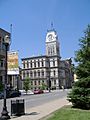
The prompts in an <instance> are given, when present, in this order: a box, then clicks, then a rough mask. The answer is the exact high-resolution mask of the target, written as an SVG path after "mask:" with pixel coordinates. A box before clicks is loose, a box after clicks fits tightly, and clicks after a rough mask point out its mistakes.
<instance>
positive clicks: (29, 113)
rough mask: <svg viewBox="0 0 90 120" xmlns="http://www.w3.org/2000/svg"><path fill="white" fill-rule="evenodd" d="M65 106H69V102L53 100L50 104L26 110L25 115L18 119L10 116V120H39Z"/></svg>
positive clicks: (64, 99)
mask: <svg viewBox="0 0 90 120" xmlns="http://www.w3.org/2000/svg"><path fill="white" fill-rule="evenodd" d="M67 104H69V102H68V101H67V100H66V98H62V99H58V100H54V101H52V102H48V103H45V104H44V105H40V106H37V107H33V108H31V109H28V110H26V111H25V115H22V116H20V117H17V116H11V120H40V119H41V118H43V117H45V116H47V115H49V114H50V113H52V112H54V111H55V110H57V109H59V108H61V107H63V106H64V105H67Z"/></svg>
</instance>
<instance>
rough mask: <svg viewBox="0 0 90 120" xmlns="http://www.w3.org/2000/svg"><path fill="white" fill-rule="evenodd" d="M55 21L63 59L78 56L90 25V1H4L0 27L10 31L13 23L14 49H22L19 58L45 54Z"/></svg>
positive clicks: (2, 1)
mask: <svg viewBox="0 0 90 120" xmlns="http://www.w3.org/2000/svg"><path fill="white" fill-rule="evenodd" d="M51 22H53V26H54V28H55V29H56V31H57V33H58V36H59V42H60V54H61V57H62V59H66V58H70V57H74V56H75V51H76V50H78V49H79V45H78V44H79V41H78V40H79V39H80V38H81V37H83V35H84V30H85V29H86V27H87V25H88V24H90V0H0V28H3V29H5V30H7V31H10V24H12V43H11V50H15V51H17V50H18V52H19V60H20V59H21V58H23V57H30V56H37V55H45V37H46V33H47V30H48V29H50V28H51ZM20 62H21V61H20Z"/></svg>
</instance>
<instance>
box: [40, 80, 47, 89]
mask: <svg viewBox="0 0 90 120" xmlns="http://www.w3.org/2000/svg"><path fill="white" fill-rule="evenodd" d="M46 88H47V85H46V84H45V83H43V82H42V85H41V86H40V89H41V90H45V89H46Z"/></svg>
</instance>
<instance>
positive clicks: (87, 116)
mask: <svg viewBox="0 0 90 120" xmlns="http://www.w3.org/2000/svg"><path fill="white" fill-rule="evenodd" d="M42 120H90V110H81V109H75V108H72V107H71V106H65V107H63V108H61V109H59V110H57V111H55V112H53V113H52V114H50V115H49V116H47V117H46V118H44V119H42Z"/></svg>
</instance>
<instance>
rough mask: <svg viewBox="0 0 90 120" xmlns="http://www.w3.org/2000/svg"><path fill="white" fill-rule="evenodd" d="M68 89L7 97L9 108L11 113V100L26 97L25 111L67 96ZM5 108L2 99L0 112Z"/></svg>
mask: <svg viewBox="0 0 90 120" xmlns="http://www.w3.org/2000/svg"><path fill="white" fill-rule="evenodd" d="M67 93H68V90H64V91H62V90H56V91H52V92H50V93H44V94H37V95H24V96H21V97H16V98H9V99H7V110H8V112H9V114H10V113H11V100H16V99H24V100H25V111H26V109H30V108H32V107H35V106H39V105H42V104H44V103H47V102H50V101H52V100H56V99H60V98H63V97H65V96H67ZM2 109H3V100H0V114H1V111H2Z"/></svg>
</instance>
